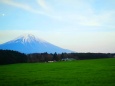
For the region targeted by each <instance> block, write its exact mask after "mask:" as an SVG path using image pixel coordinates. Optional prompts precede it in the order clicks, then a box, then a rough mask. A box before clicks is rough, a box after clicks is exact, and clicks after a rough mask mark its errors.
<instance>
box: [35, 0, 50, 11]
mask: <svg viewBox="0 0 115 86" xmlns="http://www.w3.org/2000/svg"><path fill="white" fill-rule="evenodd" d="M36 1H37V3H38V5H40V6H41V8H43V9H45V11H51V10H52V9H51V7H50V6H49V5H48V4H47V2H46V1H45V0H36Z"/></svg>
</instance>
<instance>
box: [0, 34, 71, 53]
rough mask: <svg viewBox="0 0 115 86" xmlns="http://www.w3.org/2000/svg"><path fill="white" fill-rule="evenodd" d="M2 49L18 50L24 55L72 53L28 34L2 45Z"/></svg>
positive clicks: (0, 46) (0, 47)
mask: <svg viewBox="0 0 115 86" xmlns="http://www.w3.org/2000/svg"><path fill="white" fill-rule="evenodd" d="M0 49H3V50H4V49H5V50H6V49H8V50H16V51H19V52H22V53H26V54H29V53H43V52H47V53H55V52H57V53H62V52H66V53H70V52H72V51H70V50H66V49H63V48H60V47H58V46H55V45H53V44H51V43H48V42H47V41H44V40H42V39H39V38H36V37H35V36H33V35H31V34H28V35H24V36H20V37H18V38H16V39H14V40H11V41H9V42H6V43H4V44H1V45H0Z"/></svg>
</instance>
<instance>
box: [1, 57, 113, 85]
mask: <svg viewBox="0 0 115 86" xmlns="http://www.w3.org/2000/svg"><path fill="white" fill-rule="evenodd" d="M0 86H115V58H109V59H95V60H78V61H69V62H55V63H23V64H11V65H1V66H0Z"/></svg>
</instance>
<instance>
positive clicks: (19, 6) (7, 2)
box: [1, 0, 45, 15]
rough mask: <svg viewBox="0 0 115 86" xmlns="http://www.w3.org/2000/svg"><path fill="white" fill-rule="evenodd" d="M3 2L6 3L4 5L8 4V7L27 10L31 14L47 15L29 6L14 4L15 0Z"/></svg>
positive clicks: (4, 0) (3, 0)
mask: <svg viewBox="0 0 115 86" xmlns="http://www.w3.org/2000/svg"><path fill="white" fill-rule="evenodd" d="M1 2H2V3H4V4H7V5H11V6H15V7H18V8H21V9H24V10H27V11H29V12H33V13H37V14H43V15H45V13H44V12H43V11H39V10H35V9H33V8H32V7H31V6H30V5H28V4H23V3H19V2H14V1H13V0H1Z"/></svg>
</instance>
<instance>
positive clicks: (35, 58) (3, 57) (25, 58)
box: [0, 50, 115, 65]
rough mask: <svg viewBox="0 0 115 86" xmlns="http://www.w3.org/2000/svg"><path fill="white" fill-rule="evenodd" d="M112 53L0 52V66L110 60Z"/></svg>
mask: <svg viewBox="0 0 115 86" xmlns="http://www.w3.org/2000/svg"><path fill="white" fill-rule="evenodd" d="M114 56H115V54H113V53H61V54H57V53H56V52H55V53H53V54H52V53H50V54H49V53H47V52H45V53H32V54H24V53H20V52H18V51H13V50H0V65H4V64H14V63H27V62H31V63H32V62H49V61H71V60H86V59H100V58H112V57H114Z"/></svg>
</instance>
